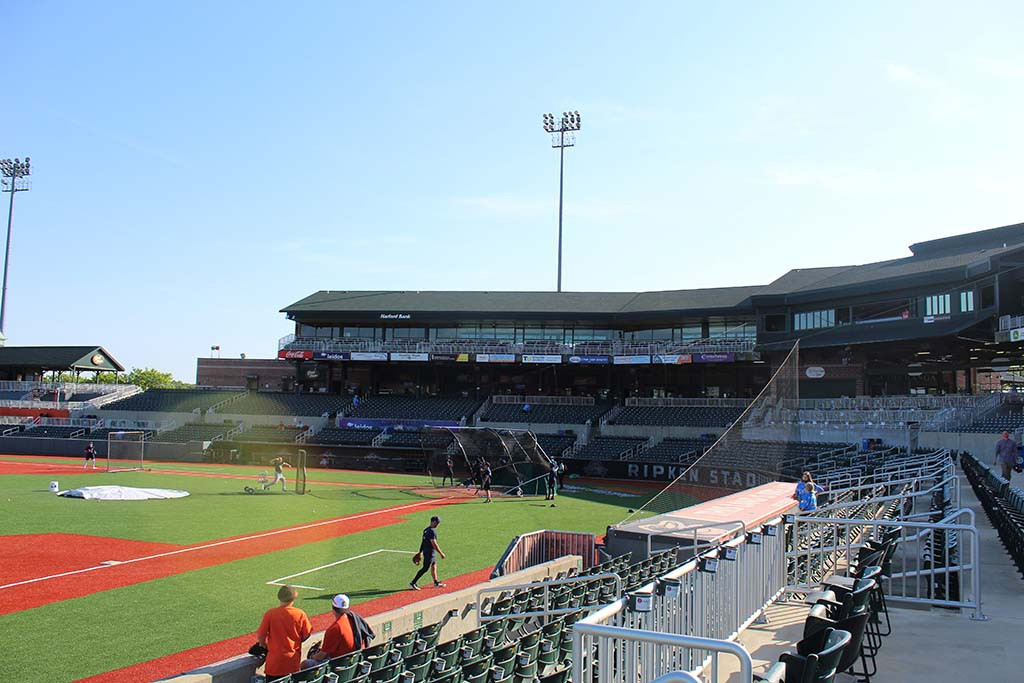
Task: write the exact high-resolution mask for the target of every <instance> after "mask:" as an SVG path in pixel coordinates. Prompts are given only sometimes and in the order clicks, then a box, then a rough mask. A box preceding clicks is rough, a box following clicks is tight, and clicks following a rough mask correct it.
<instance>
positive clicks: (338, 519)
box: [0, 498, 448, 590]
mask: <svg viewBox="0 0 1024 683" xmlns="http://www.w3.org/2000/svg"><path fill="white" fill-rule="evenodd" d="M438 500H448V499H447V498H439V499H435V500H422V501H420V502H418V503H409V504H408V505H399V506H398V507H392V508H384V509H382V510H372V511H370V512H361V513H359V514H358V515H350V516H348V517H336V518H334V519H325V520H322V521H319V522H312V523H310V524H303V525H302V526H294V527H289V528H287V529H277V530H276V531H265V532H263V533H260V534H253V535H252V536H241V537H239V538H229V539H227V540H225V541H215V542H213V543H206V544H204V545H195V546H190V547H188V548H180V549H178V550H169V551H167V552H165V553H157V554H155V555H146V556H145V557H134V558H132V559H130V560H122V561H121V564H119V565H97V566H95V567H86V568H85V569H74V570H72V571H69V572H61V573H60V574H51V575H49V576H40V577H39V578H35V579H26V580H24V581H16V582H14V583H8V584H5V585H3V586H0V590H4V589H5V588H14V587H16V586H24V585H25V584H29V583H38V582H39V581H49V580H50V579H59V578H61V577H64V576H74V575H75V574H84V573H85V572H94V571H96V570H97V569H109V568H110V567H120V566H121V565H125V564H132V563H135V562H145V561H146V560H156V559H159V558H161V557H170V556H171V555H181V554H182V553H191V552H195V551H196V550H206V549H207V548H216V547H217V546H221V545H230V544H232V543H240V542H242V541H251V540H253V539H256V538H266V537H268V536H276V535H278V534H288V533H291V532H293V531H302V530H304V529H313V528H316V527H318V526H324V525H325V524H336V523H337V522H347V521H349V520H352V519H360V518H361V517H372V516H374V515H379V514H381V513H384V512H397V511H398V510H406V509H408V508H414V507H419V506H421V505H429V504H431V503H436V502H437V501H438Z"/></svg>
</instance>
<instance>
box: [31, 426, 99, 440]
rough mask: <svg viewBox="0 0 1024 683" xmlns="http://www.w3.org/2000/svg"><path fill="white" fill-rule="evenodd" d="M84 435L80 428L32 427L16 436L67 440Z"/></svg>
mask: <svg viewBox="0 0 1024 683" xmlns="http://www.w3.org/2000/svg"><path fill="white" fill-rule="evenodd" d="M79 432H80V433H83V434H84V433H85V430H84V429H82V428H81V427H33V428H31V429H26V430H25V431H23V432H18V433H17V434H16V436H33V437H37V438H45V439H68V438H70V437H71V435H72V434H75V433H79Z"/></svg>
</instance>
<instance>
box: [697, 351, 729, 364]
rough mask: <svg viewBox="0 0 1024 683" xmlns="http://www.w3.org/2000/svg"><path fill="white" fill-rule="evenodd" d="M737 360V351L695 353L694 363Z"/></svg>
mask: <svg viewBox="0 0 1024 683" xmlns="http://www.w3.org/2000/svg"><path fill="white" fill-rule="evenodd" d="M734 360H736V354H735V353H695V354H693V362H694V363H731V362H733V361H734Z"/></svg>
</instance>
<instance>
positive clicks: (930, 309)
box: [924, 294, 949, 315]
mask: <svg viewBox="0 0 1024 683" xmlns="http://www.w3.org/2000/svg"><path fill="white" fill-rule="evenodd" d="M947 313H949V294H935V295H933V296H929V297H925V300H924V314H925V315H946V314H947Z"/></svg>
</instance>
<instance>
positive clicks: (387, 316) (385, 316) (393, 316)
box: [380, 313, 412, 320]
mask: <svg viewBox="0 0 1024 683" xmlns="http://www.w3.org/2000/svg"><path fill="white" fill-rule="evenodd" d="M410 318H412V315H410V314H409V313H381V314H380V319H381V320H409V319H410Z"/></svg>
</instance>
